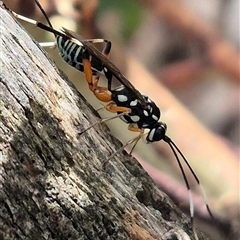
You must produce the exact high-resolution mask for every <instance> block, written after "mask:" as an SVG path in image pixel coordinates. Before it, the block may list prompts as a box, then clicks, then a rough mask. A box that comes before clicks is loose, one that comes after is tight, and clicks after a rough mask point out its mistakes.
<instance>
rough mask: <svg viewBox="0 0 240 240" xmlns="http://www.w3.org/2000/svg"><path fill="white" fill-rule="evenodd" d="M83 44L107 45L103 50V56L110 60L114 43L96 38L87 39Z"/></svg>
mask: <svg viewBox="0 0 240 240" xmlns="http://www.w3.org/2000/svg"><path fill="white" fill-rule="evenodd" d="M82 42H90V43H104V42H105V43H106V45H105V47H104V49H103V50H102V54H103V55H104V56H105V57H106V58H108V56H109V53H110V51H111V47H112V43H111V42H110V41H108V40H106V39H101V38H95V39H85V40H83V41H82Z"/></svg>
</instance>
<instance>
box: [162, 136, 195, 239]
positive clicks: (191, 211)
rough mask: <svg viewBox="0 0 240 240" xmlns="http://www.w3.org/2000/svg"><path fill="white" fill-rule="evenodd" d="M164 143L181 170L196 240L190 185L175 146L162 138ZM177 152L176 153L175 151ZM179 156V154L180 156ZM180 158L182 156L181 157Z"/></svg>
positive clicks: (168, 139)
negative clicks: (168, 147)
mask: <svg viewBox="0 0 240 240" xmlns="http://www.w3.org/2000/svg"><path fill="white" fill-rule="evenodd" d="M164 141H165V142H166V143H167V144H168V145H169V146H170V148H171V150H172V152H173V154H174V156H175V158H176V160H177V163H178V166H179V168H180V170H181V173H182V176H183V179H184V182H185V185H186V187H187V190H188V197H189V206H190V220H191V224H192V228H193V233H194V237H195V239H196V240H197V239H198V237H197V233H196V229H195V224H194V203H193V196H192V191H191V188H190V185H189V182H188V180H187V176H186V174H185V171H184V169H183V166H182V164H181V161H180V159H179V157H178V155H177V152H179V151H180V150H179V149H178V148H177V147H176V146H175V144H174V143H173V141H172V140H171V139H170V138H169V137H167V136H165V138H164ZM175 149H176V150H177V152H176V150H175ZM180 155H181V154H180ZM181 156H182V155H181ZM188 165H189V164H188Z"/></svg>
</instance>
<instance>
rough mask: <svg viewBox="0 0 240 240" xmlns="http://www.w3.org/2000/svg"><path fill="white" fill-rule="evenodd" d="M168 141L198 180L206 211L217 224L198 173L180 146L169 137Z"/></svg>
mask: <svg viewBox="0 0 240 240" xmlns="http://www.w3.org/2000/svg"><path fill="white" fill-rule="evenodd" d="M167 141H169V142H170V143H171V144H172V145H173V146H174V148H175V149H176V150H177V152H178V153H179V154H180V156H181V157H182V159H183V160H184V162H185V163H186V165H187V167H188V168H189V170H190V172H191V173H192V175H193V177H194V179H195V180H196V182H197V184H198V186H199V188H200V190H201V193H202V196H203V200H204V203H205V206H206V209H207V212H208V214H209V216H210V217H211V218H212V220H213V221H214V222H216V221H215V218H214V216H213V213H212V211H211V209H210V207H209V204H208V200H207V194H206V192H205V190H204V188H203V186H202V184H201V182H200V180H199V178H198V177H197V175H196V173H195V172H194V170H193V169H192V167H191V166H190V164H189V162H188V161H187V159H186V158H185V156H184V155H183V154H182V152H181V151H180V149H179V148H178V146H177V145H176V144H175V143H174V142H173V141H172V140H171V139H170V138H169V137H167Z"/></svg>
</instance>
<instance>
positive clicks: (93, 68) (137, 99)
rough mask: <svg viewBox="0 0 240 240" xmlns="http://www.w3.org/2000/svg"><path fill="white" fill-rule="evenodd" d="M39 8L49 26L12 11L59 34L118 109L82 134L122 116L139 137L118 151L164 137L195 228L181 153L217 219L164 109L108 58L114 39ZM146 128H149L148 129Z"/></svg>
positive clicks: (66, 51)
mask: <svg viewBox="0 0 240 240" xmlns="http://www.w3.org/2000/svg"><path fill="white" fill-rule="evenodd" d="M35 2H36V3H37V5H38V6H39V8H40V10H41V11H42V12H43V14H44V16H45V17H46V19H47V21H48V24H49V26H47V25H45V24H43V23H41V22H38V21H35V20H32V19H29V18H26V17H24V16H21V15H19V14H17V13H15V12H13V11H11V10H10V11H11V12H12V14H13V15H14V16H15V17H16V18H19V19H22V20H24V21H27V22H29V23H32V24H34V25H36V26H37V27H39V28H41V29H43V30H46V31H49V32H52V33H53V34H54V35H55V37H56V45H57V46H58V49H59V52H60V55H61V56H62V58H63V59H64V60H65V61H66V62H67V63H68V64H69V65H71V66H72V67H74V68H76V69H77V70H79V71H82V72H84V74H85V77H86V80H87V83H88V85H89V89H90V90H91V91H92V92H93V93H94V95H95V96H96V97H97V98H98V99H99V100H100V101H102V102H105V103H107V104H106V106H105V108H106V110H108V111H110V112H113V113H116V115H115V116H113V117H110V118H107V119H101V120H100V121H98V122H97V123H94V124H93V125H91V126H89V127H88V128H87V129H85V130H84V131H82V132H81V133H79V135H81V134H83V133H84V132H85V131H87V130H88V129H90V128H92V127H93V126H95V125H96V124H99V123H103V122H106V121H109V120H112V119H114V118H120V119H121V120H123V121H124V122H126V123H127V124H128V129H129V130H130V131H134V132H138V133H139V134H138V135H137V137H135V138H133V139H131V140H130V141H128V142H127V143H126V144H125V145H124V146H123V147H122V148H120V149H119V150H118V151H117V152H119V151H120V150H122V149H123V148H125V147H126V146H128V145H130V144H134V145H133V147H132V149H131V151H130V153H131V152H132V150H133V148H134V147H135V145H136V144H137V142H138V141H139V140H140V139H141V138H142V137H143V136H145V139H146V141H147V143H153V142H156V141H160V140H163V141H164V142H166V143H167V144H168V145H169V147H170V148H171V150H172V152H173V154H174V156H175V158H176V160H177V163H178V165H179V168H180V170H181V173H182V176H183V179H184V182H185V185H186V187H187V190H188V194H189V204H190V218H191V222H192V226H193V230H194V221H193V219H194V203H193V197H192V193H191V189H190V185H189V183H188V179H187V177H186V174H185V172H184V169H183V166H182V163H181V161H180V157H181V158H182V159H183V161H184V162H185V164H186V165H187V167H188V168H189V170H190V171H191V173H192V175H193V177H194V178H195V180H196V182H197V184H198V185H199V187H200V189H201V191H202V194H203V197H204V201H205V206H206V208H207V211H208V213H209V215H210V216H211V218H212V219H214V217H213V214H212V212H211V210H210V208H209V205H208V202H207V199H206V194H205V191H204V189H203V187H202V185H201V183H200V181H199V179H198V177H197V175H196V174H195V172H194V170H193V169H192V167H191V166H190V164H189V163H188V161H187V159H186V158H185V156H184V155H183V153H182V152H181V151H180V149H179V148H178V147H177V145H176V144H175V143H174V142H173V141H172V140H171V138H170V137H169V136H167V135H166V132H167V125H166V123H163V122H161V121H159V120H160V116H161V112H160V109H159V108H158V107H157V106H156V104H155V103H154V102H153V101H152V100H151V99H150V98H149V97H148V96H145V95H143V94H141V93H140V92H139V91H138V90H137V89H136V88H135V87H134V86H133V85H132V84H131V83H130V82H129V81H128V79H126V77H125V76H124V75H123V74H122V73H121V71H120V70H119V69H118V68H117V67H116V66H115V65H114V64H113V63H112V62H110V61H109V60H108V55H109V53H110V50H111V42H110V41H108V40H104V39H90V40H86V39H84V38H83V37H82V36H80V35H78V34H76V33H75V32H72V31H70V30H68V29H66V28H63V31H62V32H60V31H57V30H55V29H54V28H53V27H52V25H51V23H50V21H49V19H48V17H47V15H46V13H45V12H44V10H43V9H42V7H41V5H40V4H39V2H38V1H37V0H35ZM98 42H105V43H106V46H105V47H104V49H103V51H102V52H100V51H99V50H98V49H97V48H95V47H94V46H93V44H94V43H98ZM101 75H104V76H105V77H106V79H107V86H106V87H102V86H99V85H98V82H99V78H100V76H101ZM113 77H115V78H116V79H117V80H118V81H119V83H120V84H121V86H119V87H117V88H114V89H113V88H112V79H113ZM145 131H147V132H146V133H145ZM117 152H115V153H114V154H112V155H111V156H110V157H109V158H108V159H110V158H112V157H113V156H114V155H115V154H116V153H117ZM194 233H195V238H196V239H198V237H197V234H196V232H195V230H194Z"/></svg>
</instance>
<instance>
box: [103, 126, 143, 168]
mask: <svg viewBox="0 0 240 240" xmlns="http://www.w3.org/2000/svg"><path fill="white" fill-rule="evenodd" d="M130 125H131V124H130ZM129 127H130V126H129ZM130 128H131V127H130ZM128 129H129V128H128ZM134 129H135V130H134V132H137V130H136V129H137V128H134ZM138 132H140V133H139V135H138V136H136V137H134V138H132V139H130V140H129V141H128V142H126V143H125V144H124V145H123V146H122V147H121V148H119V149H118V150H117V151H116V152H114V153H113V154H112V155H111V156H110V157H109V158H108V159H106V160H105V161H104V162H103V163H102V165H103V166H105V165H106V164H107V162H108V161H109V160H110V159H111V158H113V157H114V156H115V155H116V154H117V153H119V152H120V151H122V150H123V149H124V148H125V147H127V146H129V145H131V144H132V143H134V146H133V147H135V146H136V144H137V143H138V141H139V140H140V139H141V137H142V136H143V133H144V131H143V130H142V129H139V128H138ZM131 153H132V150H131V152H130V154H131Z"/></svg>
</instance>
